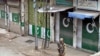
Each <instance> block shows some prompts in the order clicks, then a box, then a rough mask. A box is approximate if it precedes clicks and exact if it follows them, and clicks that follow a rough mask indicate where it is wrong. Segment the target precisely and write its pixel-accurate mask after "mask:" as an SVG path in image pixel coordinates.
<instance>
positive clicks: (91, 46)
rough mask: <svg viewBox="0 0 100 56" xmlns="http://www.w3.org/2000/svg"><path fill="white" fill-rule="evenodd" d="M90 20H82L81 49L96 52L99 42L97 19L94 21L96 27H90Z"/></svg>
mask: <svg viewBox="0 0 100 56" xmlns="http://www.w3.org/2000/svg"><path fill="white" fill-rule="evenodd" d="M92 22H93V21H92V19H86V20H83V27H82V28H83V29H82V48H84V49H87V50H92V51H98V41H99V33H98V32H99V19H98V18H97V19H95V24H96V27H97V28H96V27H92V25H91V23H92Z"/></svg>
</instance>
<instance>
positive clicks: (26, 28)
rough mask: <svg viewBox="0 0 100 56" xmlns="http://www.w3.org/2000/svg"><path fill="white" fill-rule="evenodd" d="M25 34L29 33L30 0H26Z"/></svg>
mask: <svg viewBox="0 0 100 56" xmlns="http://www.w3.org/2000/svg"><path fill="white" fill-rule="evenodd" d="M24 27H25V30H24V31H25V35H28V0H25V23H24Z"/></svg>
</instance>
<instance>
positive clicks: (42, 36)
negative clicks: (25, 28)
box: [41, 27, 45, 39]
mask: <svg viewBox="0 0 100 56" xmlns="http://www.w3.org/2000/svg"><path fill="white" fill-rule="evenodd" d="M41 38H43V39H45V28H44V27H41Z"/></svg>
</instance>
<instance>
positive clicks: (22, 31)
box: [21, 0, 25, 35]
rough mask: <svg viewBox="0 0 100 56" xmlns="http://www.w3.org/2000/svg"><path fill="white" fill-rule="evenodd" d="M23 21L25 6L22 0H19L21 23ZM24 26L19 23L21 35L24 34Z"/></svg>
mask: <svg viewBox="0 0 100 56" xmlns="http://www.w3.org/2000/svg"><path fill="white" fill-rule="evenodd" d="M24 23H25V6H24V0H21V24H24ZM24 30H25V27H24V26H23V25H21V35H24V34H25V31H24Z"/></svg>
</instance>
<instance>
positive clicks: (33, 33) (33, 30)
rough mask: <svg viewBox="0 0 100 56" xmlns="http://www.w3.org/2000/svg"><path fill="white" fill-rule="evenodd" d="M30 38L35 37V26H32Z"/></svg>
mask: <svg viewBox="0 0 100 56" xmlns="http://www.w3.org/2000/svg"><path fill="white" fill-rule="evenodd" d="M32 36H35V25H32Z"/></svg>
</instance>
